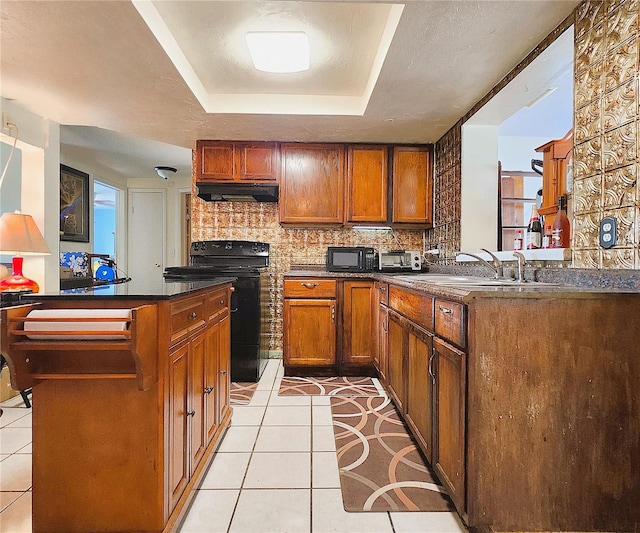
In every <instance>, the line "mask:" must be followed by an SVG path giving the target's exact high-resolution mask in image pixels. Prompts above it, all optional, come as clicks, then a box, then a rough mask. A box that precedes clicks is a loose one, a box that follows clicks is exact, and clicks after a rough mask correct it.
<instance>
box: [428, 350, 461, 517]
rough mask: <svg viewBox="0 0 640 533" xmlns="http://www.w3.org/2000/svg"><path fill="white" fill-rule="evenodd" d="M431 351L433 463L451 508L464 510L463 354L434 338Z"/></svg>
mask: <svg viewBox="0 0 640 533" xmlns="http://www.w3.org/2000/svg"><path fill="white" fill-rule="evenodd" d="M433 349H434V354H435V359H434V361H435V369H436V370H435V377H436V384H437V386H436V391H437V392H436V405H437V408H438V416H437V420H438V423H437V445H436V449H435V452H434V461H433V464H434V467H435V469H436V472H437V474H438V476H439V477H440V479H441V481H442V482H443V483H445V484H446V486H447V488H448V490H449V496H451V499H452V500H453V503H454V504H455V506H456V507H457V508H458V509H464V508H465V503H466V502H465V475H466V474H465V431H466V428H465V420H466V407H465V405H466V400H465V398H466V387H467V373H466V368H467V364H466V363H467V362H466V355H465V353H464V352H461V351H460V350H457V349H455V348H454V347H453V346H450V345H449V344H447V343H446V342H444V341H442V340H440V339H437V338H436V339H435V340H434V341H433Z"/></svg>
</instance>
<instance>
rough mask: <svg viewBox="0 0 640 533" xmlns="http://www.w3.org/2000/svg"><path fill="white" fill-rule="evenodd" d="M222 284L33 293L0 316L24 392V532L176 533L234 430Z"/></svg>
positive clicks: (5, 346) (226, 296)
mask: <svg viewBox="0 0 640 533" xmlns="http://www.w3.org/2000/svg"><path fill="white" fill-rule="evenodd" d="M232 281H233V278H218V279H216V280H215V281H211V282H194V283H165V282H161V283H159V284H153V283H144V282H143V283H138V284H136V283H133V282H132V283H127V284H120V285H113V286H107V287H100V288H95V289H84V290H80V291H61V292H59V293H55V294H35V295H31V296H30V297H29V300H28V302H25V304H24V305H19V306H15V307H10V308H7V309H3V310H2V344H1V349H2V353H3V354H4V355H5V356H6V358H7V360H8V364H9V369H10V376H11V383H12V386H13V387H14V388H17V389H24V388H28V387H33V531H34V532H36V533H37V532H40V531H47V532H57V531H59V532H87V531H92V532H107V531H110V532H116V531H117V532H128V531H140V532H142V531H144V532H163V531H174V530H176V529H177V527H178V525H179V523H180V521H181V520H182V518H183V517H184V514H185V513H186V511H187V509H188V507H189V504H190V502H191V500H192V499H193V497H194V495H195V492H194V489H195V488H197V486H198V485H199V484H200V482H201V480H202V478H203V476H204V474H205V473H206V471H207V468H208V466H209V464H210V463H211V461H212V460H213V455H214V452H215V450H216V449H217V448H218V446H219V445H220V442H221V440H222V438H223V436H224V434H225V432H226V430H227V429H228V427H229V426H230V423H231V413H232V410H231V408H230V407H229V380H230V373H229V364H230V362H229V353H230V350H229V346H230V328H229V300H230V295H231V291H232V290H233V287H232V285H231V283H232ZM36 311H38V312H40V313H41V315H40V316H39V317H38V316H37V315H38V313H36ZM43 314H44V316H43ZM78 315H79V316H78Z"/></svg>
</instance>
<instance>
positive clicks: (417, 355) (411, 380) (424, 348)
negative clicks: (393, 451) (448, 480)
mask: <svg viewBox="0 0 640 533" xmlns="http://www.w3.org/2000/svg"><path fill="white" fill-rule="evenodd" d="M432 358H433V336H432V335H431V334H430V333H428V332H426V331H424V330H423V329H421V328H418V327H416V326H411V327H410V328H409V352H408V357H407V363H408V365H407V366H408V376H407V414H406V416H405V420H406V421H407V424H408V425H409V427H411V429H412V430H413V434H414V436H415V437H416V439H417V440H418V443H419V444H420V447H421V448H422V450H423V451H424V453H425V456H426V458H427V460H428V461H429V462H432V459H433V451H432V439H431V435H432V424H433V407H432V405H433V401H434V398H433V385H434V381H433V378H432V376H433V372H432V369H431V367H430V365H431V364H432Z"/></svg>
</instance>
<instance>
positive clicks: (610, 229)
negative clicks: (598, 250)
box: [600, 217, 618, 248]
mask: <svg viewBox="0 0 640 533" xmlns="http://www.w3.org/2000/svg"><path fill="white" fill-rule="evenodd" d="M617 231H618V224H617V221H616V219H615V217H604V218H603V219H602V220H601V221H600V246H602V247H603V248H611V247H613V246H614V245H615V244H616V237H617Z"/></svg>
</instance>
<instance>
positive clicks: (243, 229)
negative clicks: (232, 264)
mask: <svg viewBox="0 0 640 533" xmlns="http://www.w3.org/2000/svg"><path fill="white" fill-rule="evenodd" d="M191 231H192V239H193V240H194V241H199V240H210V239H234V240H249V241H261V242H268V243H269V244H270V245H271V256H270V266H269V269H268V273H267V274H268V278H269V300H270V302H269V306H270V307H269V309H270V321H269V324H270V326H269V327H270V328H271V331H270V346H269V349H270V350H273V351H281V350H282V304H283V292H282V290H283V283H282V279H283V278H282V276H283V274H284V273H285V272H288V271H289V270H290V267H291V265H300V264H303V265H324V264H325V254H326V251H327V247H328V246H373V247H374V248H375V249H376V251H378V250H380V249H381V248H383V249H397V248H404V249H406V250H422V231H416V230H412V231H409V230H396V231H395V235H396V236H397V238H398V242H396V240H395V238H394V237H393V235H392V233H391V232H390V231H388V230H386V231H384V230H354V229H346V228H335V229H331V228H318V229H315V228H288V227H282V226H280V223H279V219H278V207H277V204H274V203H253V202H246V203H245V202H205V201H203V200H201V199H200V198H198V197H197V196H196V195H195V194H192V213H191Z"/></svg>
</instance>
